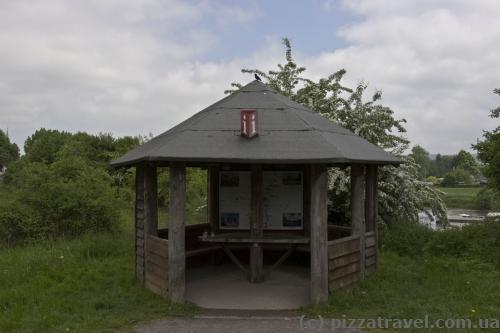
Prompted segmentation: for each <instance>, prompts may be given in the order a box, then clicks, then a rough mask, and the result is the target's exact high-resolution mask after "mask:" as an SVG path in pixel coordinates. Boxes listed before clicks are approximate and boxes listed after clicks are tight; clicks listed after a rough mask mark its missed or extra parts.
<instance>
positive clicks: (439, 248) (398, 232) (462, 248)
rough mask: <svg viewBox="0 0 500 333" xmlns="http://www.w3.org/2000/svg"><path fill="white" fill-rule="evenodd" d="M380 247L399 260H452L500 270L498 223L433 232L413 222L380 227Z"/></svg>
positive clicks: (476, 224)
mask: <svg viewBox="0 0 500 333" xmlns="http://www.w3.org/2000/svg"><path fill="white" fill-rule="evenodd" d="M379 247H380V248H381V249H382V250H388V251H391V252H395V253H397V254H399V255H401V256H410V257H415V256H428V257H431V256H451V257H460V258H467V259H470V260H480V261H483V262H486V263H489V264H493V265H495V266H496V267H498V268H500V223H498V222H495V221H488V220H487V221H484V222H480V223H473V224H469V225H466V226H464V227H462V228H461V229H457V228H448V229H445V230H439V231H433V230H431V229H429V228H427V227H425V226H423V225H420V224H418V223H414V222H408V221H404V222H400V223H397V224H394V225H391V226H387V225H380V226H379Z"/></svg>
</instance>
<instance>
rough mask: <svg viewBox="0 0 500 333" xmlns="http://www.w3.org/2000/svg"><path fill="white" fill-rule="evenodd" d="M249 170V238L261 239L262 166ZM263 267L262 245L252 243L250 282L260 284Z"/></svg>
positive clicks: (262, 232) (253, 166)
mask: <svg viewBox="0 0 500 333" xmlns="http://www.w3.org/2000/svg"><path fill="white" fill-rule="evenodd" d="M251 169H252V170H251V178H250V179H251V183H252V184H251V199H250V237H251V238H261V237H262V236H263V234H264V231H263V227H264V225H263V222H264V221H263V189H262V166H261V165H252V168H251ZM263 265H264V260H263V251H262V245H261V244H260V243H253V244H252V246H251V248H250V282H262V280H263V270H264V269H263Z"/></svg>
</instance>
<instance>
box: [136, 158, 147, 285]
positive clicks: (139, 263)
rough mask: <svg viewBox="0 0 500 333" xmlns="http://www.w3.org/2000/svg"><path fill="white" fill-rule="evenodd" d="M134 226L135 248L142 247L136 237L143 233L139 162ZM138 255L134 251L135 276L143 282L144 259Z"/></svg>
mask: <svg viewBox="0 0 500 333" xmlns="http://www.w3.org/2000/svg"><path fill="white" fill-rule="evenodd" d="M135 194H136V195H135V212H134V220H135V228H134V238H135V248H136V250H137V248H142V247H144V239H143V238H142V237H140V238H139V237H138V233H139V232H141V231H142V233H144V229H143V228H144V204H143V201H144V165H143V164H140V165H138V166H137V167H136V172H135ZM139 257H140V256H139V255H138V253H137V252H136V255H135V276H136V278H137V280H138V281H139V282H141V283H144V271H145V269H144V260H141V259H140V258H139Z"/></svg>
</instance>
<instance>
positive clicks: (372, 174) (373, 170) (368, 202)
mask: <svg viewBox="0 0 500 333" xmlns="http://www.w3.org/2000/svg"><path fill="white" fill-rule="evenodd" d="M377 172H378V168H377V166H376V165H368V166H367V167H366V187H365V188H366V194H365V220H366V231H373V232H374V233H375V247H374V249H375V259H374V260H375V269H376V267H377V262H378V250H377V241H378V237H377V236H378V235H377V215H378V211H377V209H378V194H377V191H378V182H377Z"/></svg>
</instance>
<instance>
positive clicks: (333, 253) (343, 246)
mask: <svg viewBox="0 0 500 333" xmlns="http://www.w3.org/2000/svg"><path fill="white" fill-rule="evenodd" d="M355 252H360V237H356V238H355V239H349V240H346V241H345V242H343V243H340V242H339V243H336V244H334V245H330V246H329V247H328V258H329V259H332V258H337V257H342V256H344V255H347V254H351V253H355Z"/></svg>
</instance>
